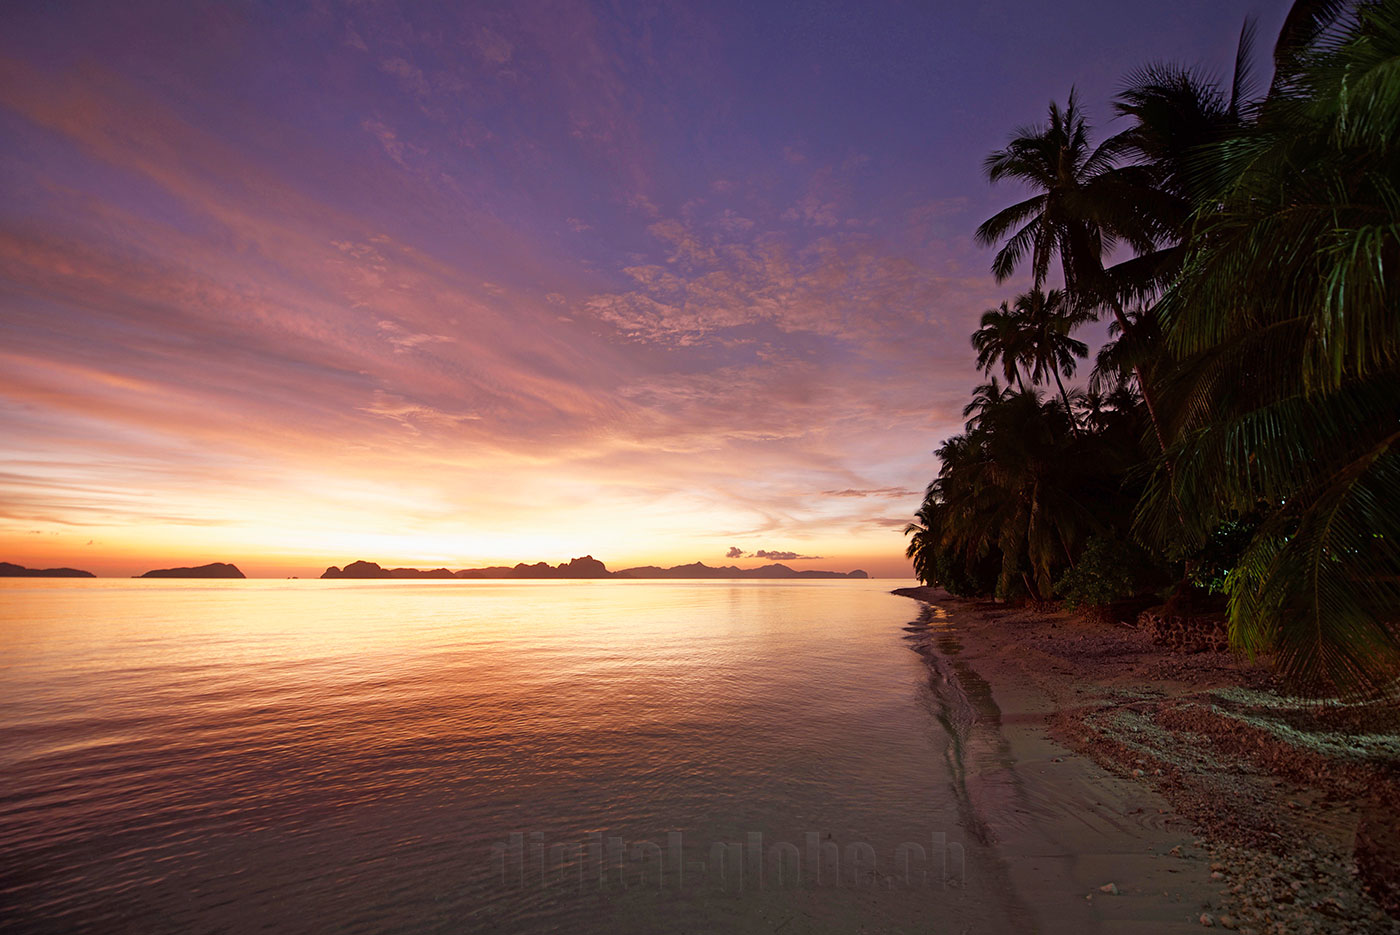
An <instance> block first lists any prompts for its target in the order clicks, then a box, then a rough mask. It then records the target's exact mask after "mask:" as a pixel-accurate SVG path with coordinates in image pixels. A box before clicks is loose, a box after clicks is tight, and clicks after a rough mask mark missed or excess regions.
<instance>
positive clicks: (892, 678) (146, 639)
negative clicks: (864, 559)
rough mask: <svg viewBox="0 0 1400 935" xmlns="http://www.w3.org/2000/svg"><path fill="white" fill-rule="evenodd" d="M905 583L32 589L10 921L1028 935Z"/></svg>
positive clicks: (10, 810)
mask: <svg viewBox="0 0 1400 935" xmlns="http://www.w3.org/2000/svg"><path fill="white" fill-rule="evenodd" d="M895 583H896V582H889V581H878V580H874V581H870V580H867V581H809V582H801V583H787V582H762V581H757V582H753V581H750V582H649V581H637V582H625V581H583V582H547V581H535V582H523V583H518V582H504V581H502V582H492V581H413V582H408V581H403V582H400V581H364V582H357V581H269V580H249V581H217V582H213V581H211V582H203V581H201V582H190V581H150V580H145V581H135V580H134V581H124V580H120V581H119V580H105V579H98V580H89V581H42V580H38V581H36V580H24V579H18V580H15V579H12V580H7V581H3V582H0V920H3V922H4V927H5V928H6V929H7V930H10V931H72V930H95V931H116V930H125V931H142V932H165V931H169V932H176V931H180V932H185V931H213V930H218V931H226V932H246V931H253V930H263V929H269V928H270V929H273V930H278V931H313V930H314V931H324V930H327V929H333V930H339V931H346V932H361V931H363V932H377V931H405V932H412V931H468V930H475V931H564V930H568V931H571V932H579V931H582V932H592V931H599V932H602V931H608V932H619V931H621V932H628V931H638V932H641V931H657V930H663V929H664V930H668V931H693V932H707V931H713V932H725V931H788V932H795V931H832V932H850V931H856V930H858V929H863V930H865V931H936V932H943V931H951V932H961V931H969V930H970V931H997V930H1004V929H1017V928H1021V927H1022V925H1023V924H1025V923H1026V922H1027V920H1028V919H1029V918H1030V914H1029V912H1028V910H1027V909H1026V908H1025V907H1023V906H1021V905H1020V904H1019V902H1018V900H1017V899H1016V897H1015V894H1014V892H1012V891H1010V889H1009V888H1008V886H1007V883H1006V878H1005V872H1004V870H1003V869H1002V864H1001V862H1000V859H999V857H998V855H997V853H996V851H995V848H994V847H993V845H992V843H991V840H990V838H989V836H988V835H987V833H986V827H985V825H986V820H987V816H986V815H985V814H982V812H981V811H979V806H978V804H977V800H978V797H977V795H976V794H974V792H970V791H969V783H975V781H976V776H977V775H978V774H979V773H981V772H992V771H994V770H996V769H997V768H999V767H1000V766H1001V765H1004V764H1002V763H1001V762H1000V761H1001V759H1002V758H1004V757H1005V756H1006V753H1005V751H1004V750H1003V749H1000V748H999V747H998V742H997V737H996V726H995V716H996V711H995V705H994V704H993V703H992V702H991V698H990V695H989V694H988V693H987V692H986V690H985V685H979V684H978V683H977V680H976V678H975V673H969V672H967V671H962V672H960V673H953V672H951V671H947V670H946V667H945V670H940V669H939V668H938V667H937V666H935V667H933V668H930V667H929V666H926V665H925V664H924V662H923V661H922V660H921V658H920V657H919V656H918V655H916V654H915V653H912V652H910V651H909V650H908V648H907V644H906V643H905V642H904V640H903V639H901V637H903V636H904V635H905V633H904V631H903V629H902V628H905V627H908V626H910V625H911V624H912V625H914V626H915V627H920V628H922V627H927V626H930V625H933V626H937V625H938V624H939V621H938V620H937V619H935V618H936V614H935V615H933V616H932V617H931V616H930V615H929V614H928V613H927V612H926V613H924V614H923V616H922V618H921V617H920V613H919V609H918V608H919V605H916V604H914V603H913V602H910V601H908V600H907V599H905V598H900V597H895V596H892V595H889V594H888V593H887V592H888V590H889V588H890V587H892V586H893V585H894V584H895ZM964 668H965V667H964ZM974 725H981V726H980V727H978V728H976V729H974V727H973V726H974ZM726 845H732V846H726Z"/></svg>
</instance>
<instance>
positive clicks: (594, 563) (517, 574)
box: [321, 555, 870, 579]
mask: <svg viewBox="0 0 1400 935" xmlns="http://www.w3.org/2000/svg"><path fill="white" fill-rule="evenodd" d="M321 577H322V578H524V579H542V578H553V579H559V578H565V579H584V578H868V577H870V576H869V575H867V574H866V573H865V572H864V571H861V570H859V569H857V570H855V571H852V572H840V571H796V570H795V569H792V568H789V567H788V566H786V565H779V564H773V565H764V566H762V567H760V568H738V567H736V566H734V565H726V566H724V567H721V568H711V567H710V566H708V565H706V564H705V563H703V562H691V563H690V564H688V565H675V566H672V567H670V568H661V567H659V566H656V565H642V566H639V567H636V568H625V569H623V570H622V571H617V572H612V571H608V568H607V566H606V565H604V564H603V563H602V562H600V561H598V560H597V559H596V558H594V557H593V556H591V555H584V556H582V557H580V558H575V559H570V560H569V561H567V562H562V563H560V564H558V565H551V564H549V563H548V562H535V563H534V564H533V565H527V564H526V563H524V562H521V563H519V564H517V565H514V566H511V565H491V566H488V567H486V568H463V569H461V570H460V571H456V572H453V571H448V570H447V569H446V568H435V569H433V570H431V571H421V570H419V569H417V568H383V567H381V566H380V565H379V563H378V562H366V561H356V562H351V563H350V564H348V565H346V566H345V567H344V568H340V567H338V566H335V565H332V566H331V567H329V568H327V569H326V570H325V572H324V573H322V575H321Z"/></svg>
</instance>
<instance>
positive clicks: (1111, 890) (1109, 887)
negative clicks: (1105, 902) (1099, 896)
mask: <svg viewBox="0 0 1400 935" xmlns="http://www.w3.org/2000/svg"><path fill="white" fill-rule="evenodd" d="M1099 892H1100V893H1107V894H1108V895H1110V896H1117V895H1118V884H1117V883H1105V884H1104V885H1103V886H1101V887H1099Z"/></svg>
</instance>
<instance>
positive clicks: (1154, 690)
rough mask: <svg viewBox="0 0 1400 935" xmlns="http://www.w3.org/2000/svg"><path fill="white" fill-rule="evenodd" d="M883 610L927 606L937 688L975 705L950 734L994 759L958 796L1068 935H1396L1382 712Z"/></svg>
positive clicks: (1045, 626) (1034, 627) (1236, 663)
mask: <svg viewBox="0 0 1400 935" xmlns="http://www.w3.org/2000/svg"><path fill="white" fill-rule="evenodd" d="M894 593H896V594H900V595H903V596H906V597H910V598H914V599H915V600H918V601H920V602H921V607H920V611H919V617H918V620H917V621H916V622H915V623H914V624H912V625H911V626H910V627H909V628H908V629H909V634H908V638H909V640H910V644H911V647H912V648H913V649H914V650H915V651H917V652H919V653H921V654H922V655H923V656H924V657H925V659H926V660H927V662H928V664H929V667H930V673H931V678H932V679H933V680H934V681H935V682H939V683H942V684H946V685H948V686H949V687H948V688H947V689H946V690H945V692H944V695H945V696H954V695H962V696H966V698H967V699H968V700H969V702H970V704H969V705H968V708H969V709H970V711H971V714H970V721H971V723H968V724H957V725H953V726H954V729H955V730H957V731H959V732H961V734H962V735H963V736H964V737H965V738H967V743H968V745H969V749H975V747H976V744H977V742H978V741H977V737H978V734H979V732H980V733H981V734H983V735H984V736H985V737H986V738H993V737H994V738H995V739H994V740H992V741H991V742H994V743H998V744H1001V745H1002V746H1003V747H1004V748H1005V749H1004V750H1003V751H1002V752H1003V757H1002V761H1001V762H1002V764H1003V765H998V762H997V761H996V760H995V759H994V758H989V757H987V756H985V755H984V756H982V757H981V759H980V760H978V761H973V762H971V763H970V765H969V768H968V770H967V775H966V777H965V779H966V783H967V795H968V798H969V800H970V801H971V802H972V803H974V805H975V806H977V807H975V808H974V813H975V814H976V815H981V816H989V817H988V821H989V822H990V823H991V825H992V826H991V827H989V828H987V829H985V830H986V833H988V834H990V835H991V836H992V838H993V839H994V841H995V842H996V843H997V845H998V846H999V847H1001V848H1002V850H1003V851H1004V852H1005V855H1006V863H1007V866H1008V868H1009V872H1010V875H1011V880H1010V881H1009V882H1010V883H1011V885H1012V886H1013V887H1014V889H1015V890H1016V891H1017V892H1018V893H1020V894H1021V895H1022V897H1024V898H1029V899H1031V900H1032V901H1033V902H1034V903H1035V904H1036V905H1038V906H1039V907H1042V908H1043V910H1044V911H1046V912H1047V913H1054V915H1055V918H1057V919H1059V920H1062V922H1063V926H1064V928H1065V930H1098V931H1104V932H1130V931H1131V932H1137V931H1154V932H1156V931H1188V930H1192V929H1197V930H1198V929H1200V928H1201V927H1203V926H1208V927H1219V928H1226V929H1236V930H1239V931H1242V932H1255V933H1265V932H1270V933H1272V932H1278V933H1283V932H1288V933H1294V932H1357V933H1360V932H1400V922H1397V921H1396V919H1395V918H1394V917H1393V916H1390V915H1387V914H1386V911H1385V908H1386V907H1387V906H1388V907H1389V909H1390V911H1391V912H1392V913H1394V912H1395V911H1396V894H1397V890H1396V887H1397V886H1400V874H1397V871H1396V863H1395V851H1396V848H1397V844H1396V843H1395V842H1396V841H1397V837H1400V835H1397V831H1396V817H1395V814H1394V812H1395V809H1394V804H1393V803H1395V802H1397V801H1400V734H1397V726H1400V716H1397V712H1396V711H1395V709H1394V708H1393V706H1392V707H1378V706H1366V705H1358V706H1348V705H1339V704H1331V705H1319V704H1316V703H1313V702H1308V701H1305V700H1300V699H1292V698H1288V697H1287V696H1285V695H1283V694H1281V693H1280V692H1279V691H1278V686H1276V685H1275V684H1274V681H1273V679H1272V677H1271V675H1270V673H1269V671H1268V670H1267V669H1266V668H1265V667H1263V666H1262V665H1258V664H1252V663H1250V662H1248V661H1246V660H1242V659H1239V658H1237V657H1236V656H1234V655H1233V654H1230V653H1225V652H1204V653H1195V654H1171V653H1167V652H1166V651H1165V650H1163V649H1161V648H1160V647H1157V646H1154V645H1153V644H1152V642H1151V639H1150V637H1149V635H1148V634H1147V633H1146V632H1143V631H1140V630H1138V629H1136V628H1134V627H1131V626H1128V625H1125V624H1124V623H1117V622H1112V621H1095V620H1089V619H1085V618H1083V617H1080V616H1076V615H1074V614H1071V613H1068V612H1052V613H1039V612H1034V611H1030V610H1024V609H1013V608H1009V607H1006V606H1004V605H999V604H996V603H992V602H977V601H965V600H959V599H956V598H952V597H950V596H949V595H948V594H947V593H946V592H944V591H942V590H941V589H937V588H902V589H899V590H897V591H895V592H894ZM954 708H956V705H950V706H949V710H950V711H951V710H953V709H954ZM979 800H981V801H980V802H979ZM1018 815H1022V816H1023V817H1024V820H1018V818H1017V816H1018ZM1053 924H1054V925H1056V926H1058V925H1059V924H1060V923H1059V922H1056V923H1053ZM1076 926H1077V928H1076Z"/></svg>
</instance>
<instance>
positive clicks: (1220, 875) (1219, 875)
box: [1210, 870, 1225, 880]
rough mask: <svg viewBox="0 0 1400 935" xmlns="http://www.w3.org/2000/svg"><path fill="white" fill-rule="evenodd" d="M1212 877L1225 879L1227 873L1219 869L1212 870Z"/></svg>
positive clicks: (1213, 878)
mask: <svg viewBox="0 0 1400 935" xmlns="http://www.w3.org/2000/svg"><path fill="white" fill-rule="evenodd" d="M1210 878H1211V879H1212V880H1223V879H1225V874H1223V873H1221V872H1220V871H1219V870H1212V871H1211V872H1210Z"/></svg>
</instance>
